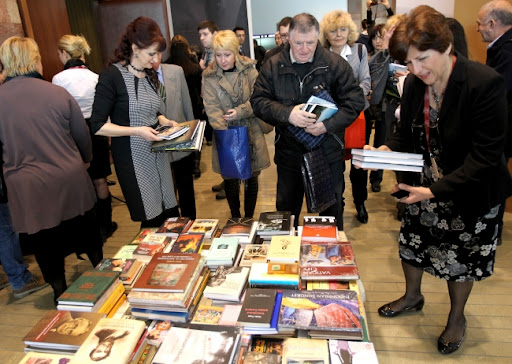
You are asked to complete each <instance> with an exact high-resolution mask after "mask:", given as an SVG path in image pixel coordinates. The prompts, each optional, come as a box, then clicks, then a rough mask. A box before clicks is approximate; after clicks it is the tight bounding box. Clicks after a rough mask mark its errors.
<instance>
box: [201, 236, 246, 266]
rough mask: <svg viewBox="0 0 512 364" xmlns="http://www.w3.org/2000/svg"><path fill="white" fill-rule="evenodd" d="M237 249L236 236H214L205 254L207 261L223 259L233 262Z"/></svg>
mask: <svg viewBox="0 0 512 364" xmlns="http://www.w3.org/2000/svg"><path fill="white" fill-rule="evenodd" d="M237 250H238V238H214V239H213V241H212V245H211V246H210V249H209V250H208V255H207V256H206V261H207V262H212V261H223V262H227V263H225V264H228V263H229V262H231V263H233V260H234V259H235V255H236V252H237Z"/></svg>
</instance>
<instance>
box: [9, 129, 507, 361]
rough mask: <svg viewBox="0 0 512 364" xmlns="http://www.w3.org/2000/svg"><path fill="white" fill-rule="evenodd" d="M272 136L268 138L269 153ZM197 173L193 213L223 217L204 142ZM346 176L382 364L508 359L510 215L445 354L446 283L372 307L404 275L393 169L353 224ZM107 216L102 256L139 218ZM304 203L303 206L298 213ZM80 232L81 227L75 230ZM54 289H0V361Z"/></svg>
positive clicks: (47, 305)
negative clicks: (407, 308) (398, 308)
mask: <svg viewBox="0 0 512 364" xmlns="http://www.w3.org/2000/svg"><path fill="white" fill-rule="evenodd" d="M272 140H273V139H272V135H269V136H268V138H267V141H268V142H270V143H269V150H271V152H272V154H273V145H272ZM201 170H202V172H203V173H202V176H201V177H200V178H199V179H196V180H195V190H196V201H197V211H198V214H197V216H198V217H199V218H212V217H214V218H219V219H220V220H221V221H225V220H226V219H227V218H228V217H229V209H228V205H227V202H226V200H215V193H214V192H212V191H211V186H212V185H214V184H217V183H219V182H220V177H219V176H218V175H217V174H215V173H213V172H212V170H211V147H208V146H206V145H205V146H204V149H203V153H202V161H201ZM345 175H346V180H347V191H346V193H345V196H346V197H347V204H346V208H345V216H344V226H345V232H346V234H347V236H348V238H349V239H350V240H351V241H352V244H353V246H354V250H355V254H356V259H357V263H358V266H359V269H360V273H361V279H362V281H363V283H364V286H365V289H366V297H367V299H366V303H365V307H366V311H367V315H368V324H369V333H370V337H371V340H372V341H373V342H374V344H375V347H376V349H377V355H378V358H379V361H380V363H381V364H387V363H393V364H398V363H407V364H409V363H434V362H436V363H507V362H508V363H510V362H512V328H511V326H512V325H511V323H512V245H511V244H512V214H509V213H507V214H506V215H505V230H504V234H503V245H502V246H500V247H498V252H497V259H496V265H495V274H494V275H493V276H492V277H491V278H489V279H487V280H485V281H483V282H478V283H476V284H475V285H474V289H473V292H472V294H471V296H470V298H469V301H468V304H467V307H466V318H467V322H468V328H467V333H466V340H465V341H464V344H463V346H462V348H461V349H460V350H459V351H457V352H456V353H454V354H452V355H450V356H442V355H441V354H439V353H438V352H437V347H436V342H437V338H438V336H439V335H440V333H441V332H442V331H443V328H444V326H445V323H446V318H447V315H448V311H449V298H448V294H447V288H446V283H445V282H443V281H440V280H438V279H435V278H433V277H431V276H429V275H425V277H424V279H423V294H424V296H425V300H426V304H425V307H424V309H423V311H422V312H421V313H419V314H412V315H408V316H404V317H397V318H393V319H386V318H381V317H379V316H378V314H377V308H378V307H380V306H381V305H383V304H384V303H386V302H388V301H391V300H394V299H396V298H398V297H400V296H401V295H402V293H403V290H404V278H403V275H402V271H401V266H400V260H399V258H398V249H397V236H398V231H399V228H400V223H399V222H398V221H397V220H396V219H395V215H396V209H395V202H394V200H393V199H392V198H391V197H390V196H389V191H390V190H391V187H392V185H393V184H394V175H393V174H392V173H390V172H385V174H384V182H383V185H382V191H381V192H380V193H372V192H371V191H370V192H369V199H368V201H367V203H366V206H367V209H368V211H369V216H370V218H369V223H368V224H366V225H362V224H360V223H359V222H358V221H357V220H356V218H355V210H354V206H353V203H352V197H351V187H350V181H349V180H348V173H346V174H345ZM111 192H112V194H113V195H114V196H115V197H118V198H119V199H122V198H123V197H122V194H121V192H120V189H119V185H116V186H114V187H112V188H111ZM275 195H276V171H275V165H272V166H271V167H270V168H268V169H267V170H265V171H264V172H263V173H262V174H261V177H260V191H259V195H258V204H257V206H256V213H255V216H258V215H259V213H260V212H262V211H273V210H275ZM113 206H114V219H115V221H117V223H118V224H119V229H118V230H117V231H116V233H115V234H114V236H113V237H112V238H110V239H109V240H108V242H107V243H106V245H105V246H104V255H105V257H110V256H112V255H113V254H115V252H116V251H117V250H118V249H119V247H121V246H122V245H124V244H126V243H127V242H128V241H129V240H130V238H132V237H133V236H134V235H135V233H136V232H137V231H138V229H139V224H138V223H134V222H133V221H131V220H130V217H129V214H128V211H127V209H126V206H125V204H123V203H122V202H120V201H117V200H114V203H113ZM304 212H305V210H303V213H304ZM77 233H80V232H77ZM26 258H27V260H28V261H29V263H30V267H31V270H32V271H33V272H37V271H38V267H37V264H36V263H35V260H34V258H33V257H32V256H28V257H26ZM89 267H90V264H89V262H87V261H79V260H77V259H76V258H74V257H68V258H67V261H66V271H67V273H66V274H67V278H68V284H69V283H71V282H72V281H73V280H74V279H76V278H77V277H78V276H79V275H80V274H81V273H82V272H83V271H85V270H86V269H88V268H89ZM52 296H53V293H52V290H51V288H45V289H44V290H42V291H39V292H37V293H35V294H32V295H30V296H28V297H25V298H23V299H20V300H16V299H14V298H13V296H12V292H11V288H5V289H3V290H2V291H0V334H1V337H2V339H1V340H0V358H2V359H0V363H18V361H19V360H20V359H21V358H22V357H23V348H24V345H23V342H22V338H23V336H24V335H25V334H26V333H27V332H28V330H29V329H30V328H31V327H32V326H33V325H34V324H35V323H36V322H37V321H38V320H39V319H40V318H41V317H42V316H43V314H44V313H45V312H46V310H48V309H51V308H52V306H53V305H52V298H53V297H52Z"/></svg>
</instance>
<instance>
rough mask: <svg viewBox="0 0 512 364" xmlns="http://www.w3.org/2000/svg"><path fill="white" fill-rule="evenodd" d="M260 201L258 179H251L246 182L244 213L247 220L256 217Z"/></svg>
mask: <svg viewBox="0 0 512 364" xmlns="http://www.w3.org/2000/svg"><path fill="white" fill-rule="evenodd" d="M257 199H258V177H251V178H249V179H248V180H247V181H245V191H244V212H245V216H244V217H247V218H252V217H254V210H255V208H256V201H257Z"/></svg>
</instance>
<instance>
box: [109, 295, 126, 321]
mask: <svg viewBox="0 0 512 364" xmlns="http://www.w3.org/2000/svg"><path fill="white" fill-rule="evenodd" d="M125 301H126V295H125V294H123V295H121V297H119V299H118V300H117V302H116V304H115V305H114V307H112V309H111V310H110V311H109V313H108V315H107V317H108V318H111V317H114V315H115V314H116V313H117V311H118V310H119V307H121V305H122V304H123V303H124V302H125Z"/></svg>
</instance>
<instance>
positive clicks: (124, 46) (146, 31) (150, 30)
mask: <svg viewBox="0 0 512 364" xmlns="http://www.w3.org/2000/svg"><path fill="white" fill-rule="evenodd" d="M155 43H158V51H159V52H163V51H164V50H165V48H166V47H167V43H166V41H165V38H164V36H163V35H162V32H161V31H160V27H159V26H158V24H157V22H156V21H154V20H153V19H151V18H147V17H145V16H140V17H138V18H137V19H135V20H134V21H132V22H131V23H130V24H128V26H127V27H126V29H125V32H124V33H123V35H122V36H121V40H120V41H119V45H118V46H117V48H116V49H115V51H114V59H112V60H111V61H110V64H112V63H116V62H119V63H121V64H123V65H125V66H128V64H130V58H131V56H132V54H133V49H132V45H133V44H135V45H136V46H137V47H139V48H142V49H144V48H148V47H150V46H152V45H153V44H155ZM146 73H147V74H148V76H149V78H150V80H151V82H153V84H155V85H157V84H158V75H157V73H156V71H154V70H153V69H149V68H148V69H146Z"/></svg>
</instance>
